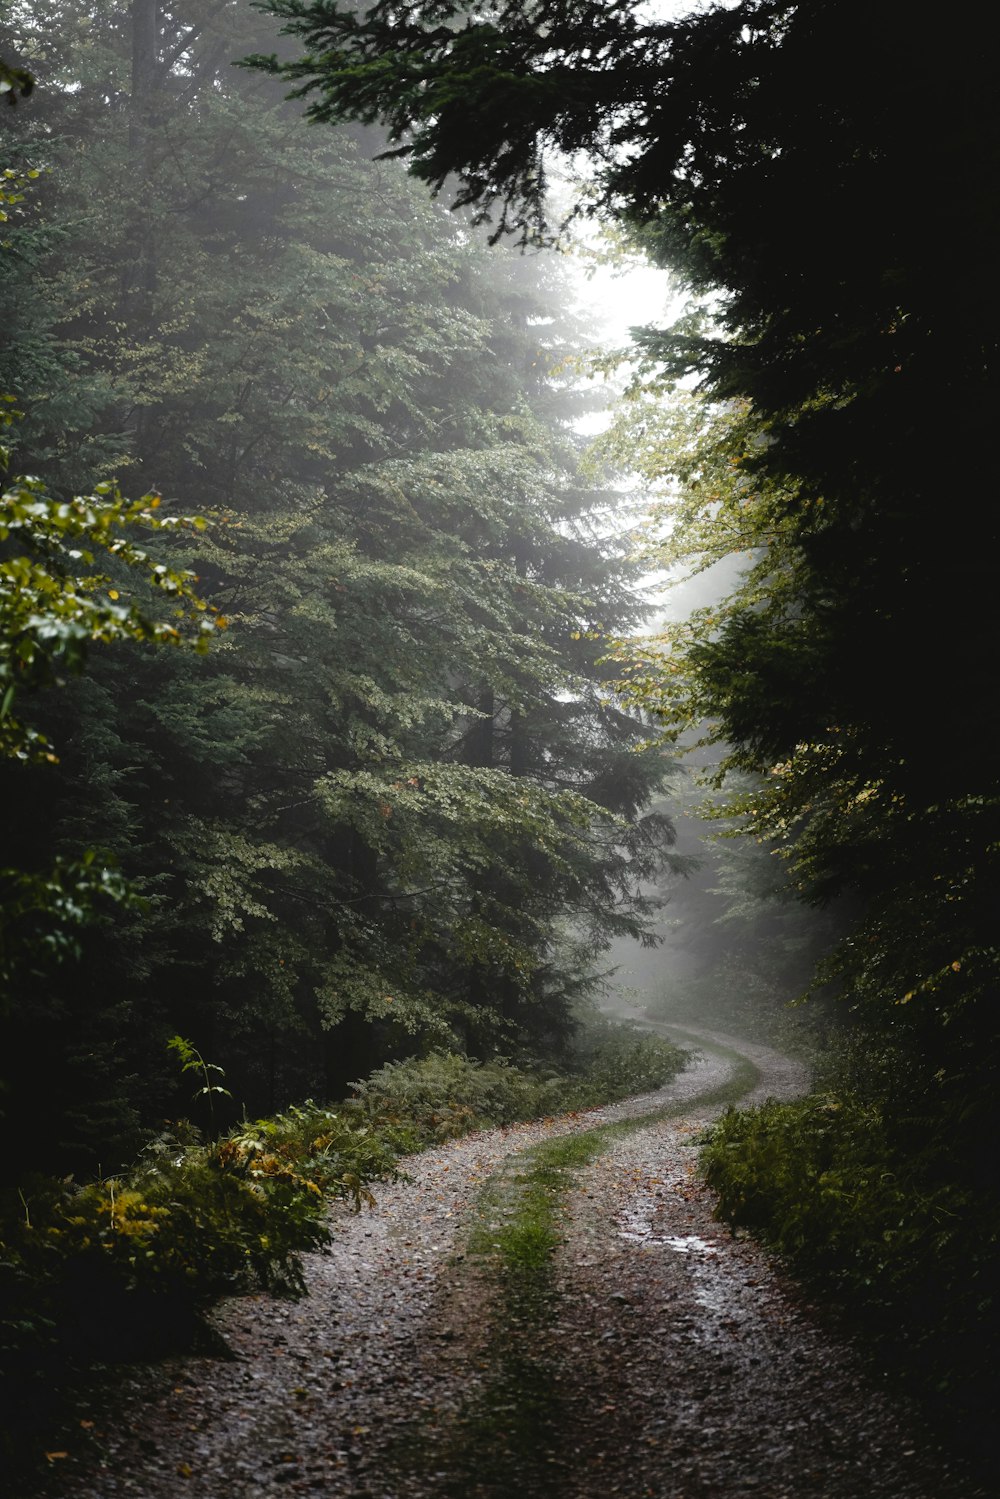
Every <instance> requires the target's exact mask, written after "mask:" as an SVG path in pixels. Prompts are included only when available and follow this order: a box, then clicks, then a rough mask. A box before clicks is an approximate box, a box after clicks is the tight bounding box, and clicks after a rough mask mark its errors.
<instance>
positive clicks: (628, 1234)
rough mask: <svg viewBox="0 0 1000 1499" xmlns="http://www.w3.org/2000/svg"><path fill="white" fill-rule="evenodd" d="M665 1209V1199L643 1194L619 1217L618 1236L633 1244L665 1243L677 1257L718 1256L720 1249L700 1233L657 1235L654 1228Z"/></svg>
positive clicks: (651, 1194) (634, 1199)
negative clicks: (657, 1216) (657, 1215)
mask: <svg viewBox="0 0 1000 1499" xmlns="http://www.w3.org/2000/svg"><path fill="white" fill-rule="evenodd" d="M662 1207H663V1199H662V1198H661V1197H659V1196H656V1195H654V1194H653V1193H649V1194H646V1193H642V1194H640V1195H639V1196H638V1197H637V1198H633V1200H632V1201H631V1202H630V1203H629V1205H628V1207H627V1208H625V1210H624V1211H623V1212H621V1213H619V1215H618V1219H617V1223H618V1233H619V1236H620V1237H621V1238H623V1239H628V1241H629V1242H630V1243H631V1244H662V1245H663V1246H664V1247H665V1248H666V1249H672V1250H673V1251H674V1252H675V1253H676V1254H694V1255H716V1254H718V1252H719V1251H718V1249H717V1248H716V1247H715V1245H714V1244H710V1243H709V1242H708V1240H707V1239H702V1238H699V1236H698V1235H697V1234H666V1233H657V1232H656V1230H655V1229H654V1227H653V1219H654V1217H655V1215H656V1213H657V1212H658V1211H659V1210H660V1209H661V1208H662Z"/></svg>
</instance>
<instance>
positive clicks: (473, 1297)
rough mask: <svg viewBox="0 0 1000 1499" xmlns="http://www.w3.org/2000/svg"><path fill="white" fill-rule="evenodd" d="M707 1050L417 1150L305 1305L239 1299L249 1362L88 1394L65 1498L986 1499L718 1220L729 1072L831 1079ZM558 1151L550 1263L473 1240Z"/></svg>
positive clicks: (756, 1055)
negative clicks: (474, 1250) (509, 1265)
mask: <svg viewBox="0 0 1000 1499" xmlns="http://www.w3.org/2000/svg"><path fill="white" fill-rule="evenodd" d="M690 1039H692V1040H693V1039H694V1038H693V1037H691V1038H690ZM698 1044H699V1045H700V1046H701V1048H702V1049H701V1052H700V1054H699V1055H697V1056H696V1057H695V1059H694V1061H693V1064H692V1065H691V1066H690V1067H689V1068H688V1069H687V1070H686V1071H685V1072H684V1073H682V1074H681V1076H680V1077H678V1078H677V1079H676V1080H675V1081H674V1082H673V1083H672V1084H670V1085H669V1087H668V1088H667V1089H664V1090H662V1091H661V1092H660V1093H658V1094H650V1095H647V1096H645V1097H643V1098H637V1099H629V1100H627V1101H626V1102H625V1103H623V1104H617V1105H613V1106H611V1107H608V1108H605V1109H599V1110H593V1111H590V1112H588V1113H587V1114H582V1115H576V1116H566V1117H563V1118H559V1119H554V1120H545V1121H539V1122H534V1123H531V1124H525V1125H518V1126H514V1127H512V1128H510V1129H505V1130H494V1131H489V1132H486V1133H483V1134H480V1135H475V1136H470V1137H468V1138H466V1139H463V1140H458V1141H455V1142H452V1143H450V1144H448V1145H446V1146H443V1147H441V1148H439V1149H435V1150H429V1151H426V1152H424V1153H423V1154H421V1155H420V1156H417V1157H413V1158H411V1159H410V1160H409V1161H408V1162H407V1163H406V1165H407V1170H408V1172H409V1173H410V1180H408V1181H405V1182H400V1183H397V1184H395V1185H393V1186H391V1187H385V1188H383V1189H381V1191H380V1192H379V1194H378V1208H377V1211H375V1212H374V1213H371V1214H368V1213H365V1214H364V1215H363V1216H360V1217H354V1216H348V1215H347V1214H346V1212H344V1213H338V1221H337V1223H336V1225H335V1230H336V1238H335V1242H334V1244H333V1246H332V1248H331V1250H330V1252H328V1253H326V1254H323V1255H321V1256H315V1257H311V1259H310V1261H309V1265H308V1280H309V1285H310V1292H311V1294H310V1295H309V1297H308V1298H307V1299H306V1300H304V1301H302V1302H300V1303H297V1304H289V1303H287V1302H279V1301H273V1300H271V1299H270V1298H267V1297H244V1298H240V1299H238V1300H234V1301H231V1302H229V1303H227V1304H226V1305H225V1306H224V1307H223V1308H222V1309H221V1310H220V1312H219V1314H218V1317H217V1323H218V1326H219V1328H220V1330H221V1331H222V1333H223V1334H224V1336H225V1338H226V1339H227V1340H228V1342H229V1344H230V1345H231V1347H232V1348H233V1351H234V1353H235V1354H236V1358H235V1359H234V1360H233V1361H232V1362H220V1361H218V1360H212V1359H208V1358H187V1359H183V1360H179V1359H177V1360H170V1361H167V1362H166V1363H164V1364H161V1365H156V1366H152V1367H150V1368H148V1369H143V1370H137V1371H135V1372H134V1373H132V1374H129V1375H128V1376H127V1377H126V1378H125V1379H124V1380H123V1381H122V1382H121V1384H120V1385H119V1387H118V1393H117V1395H116V1397H115V1399H114V1401H107V1400H106V1401H104V1402H103V1403H102V1405H101V1407H100V1408H98V1407H95V1409H94V1410H93V1411H90V1412H81V1417H82V1418H83V1420H84V1421H92V1422H93V1423H94V1424H93V1426H86V1427H84V1428H83V1430H84V1431H85V1432H86V1441H85V1443H84V1445H85V1447H86V1448H87V1449H89V1450H85V1451H81V1452H79V1453H73V1454H71V1455H70V1457H69V1459H68V1460H67V1461H65V1462H60V1464H59V1465H58V1470H57V1471H53V1475H52V1483H51V1485H50V1487H49V1489H48V1490H47V1492H48V1493H50V1494H52V1495H69V1494H72V1495H73V1496H74V1499H104V1496H109V1499H110V1496H112V1495H115V1496H118V1495H131V1496H142V1499H176V1496H178V1495H191V1496H197V1499H276V1496H278V1495H281V1494H310V1495H315V1496H324V1499H510V1496H513V1495H515V1494H516V1495H519V1496H521V1499H591V1496H593V1499H597V1496H601V1499H604V1496H607V1495H615V1494H618V1495H624V1496H628V1499H647V1496H655V1499H709V1496H712V1499H715V1496H718V1499H722V1496H725V1499H743V1496H756V1499H793V1496H795V1499H798V1496H806V1495H823V1496H824V1499H945V1496H952V1495H954V1496H956V1499H959V1496H961V1499H973V1496H975V1495H980V1494H982V1495H985V1493H986V1491H985V1490H982V1489H977V1488H976V1487H975V1486H974V1485H973V1484H972V1483H971V1482H968V1481H966V1482H964V1483H963V1481H962V1479H961V1477H960V1476H958V1475H955V1474H952V1473H950V1472H949V1471H948V1468H947V1465H946V1464H945V1462H944V1461H943V1459H941V1458H940V1456H939V1455H938V1454H936V1453H935V1452H934V1451H933V1450H932V1449H931V1448H929V1447H928V1446H927V1444H926V1442H925V1441H923V1440H922V1439H921V1438H920V1436H919V1435H918V1434H916V1433H915V1430H914V1428H913V1426H912V1424H908V1422H907V1417H906V1412H905V1411H904V1410H901V1409H900V1408H899V1407H897V1406H895V1405H894V1404H893V1403H892V1402H891V1401H890V1400H889V1399H888V1398H887V1397H886V1396H884V1395H883V1394H882V1393H880V1392H879V1391H878V1390H877V1389H875V1388H874V1387H873V1386H872V1384H871V1382H870V1381H869V1380H868V1379H867V1378H866V1376H865V1375H864V1373H863V1372H862V1371H861V1369H860V1367H859V1365H858V1363H857V1360H856V1359H855V1358H854V1357H853V1356H852V1354H851V1352H850V1349H849V1348H848V1347H847V1346H846V1345H844V1344H842V1343H841V1342H839V1341H838V1340H837V1339H836V1338H834V1337H833V1336H832V1335H830V1334H829V1333H828V1332H826V1331H823V1330H822V1329H821V1328H820V1327H819V1326H818V1325H817V1323H816V1321H815V1320H814V1318H813V1317H812V1315H811V1314H810V1311H809V1309H808V1307H806V1306H805V1305H804V1304H803V1302H802V1299H801V1295H800V1293H798V1292H797V1291H796V1289H795V1288H794V1286H793V1285H791V1284H790V1283H789V1282H788V1281H787V1279H786V1278H785V1277H784V1276H783V1275H782V1273H781V1271H780V1270H779V1269H778V1268H777V1267H776V1266H775V1265H774V1263H773V1261H772V1260H771V1259H770V1258H769V1257H768V1256H767V1255H766V1254H765V1253H764V1252H763V1251H762V1250H760V1249H759V1248H757V1247H756V1246H755V1245H753V1244H752V1243H751V1242H750V1241H748V1240H745V1239H735V1238H734V1237H733V1236H732V1235H731V1234H730V1233H729V1231H728V1230H727V1229H725V1228H723V1227H721V1226H720V1225H719V1224H718V1223H716V1222H715V1221H714V1219H713V1218H712V1199H711V1194H710V1193H709V1192H708V1191H707V1189H706V1188H705V1187H704V1185H703V1184H701V1183H700V1182H699V1181H698V1178H697V1176H696V1172H695V1157H696V1152H695V1150H693V1149H692V1148H691V1147H692V1144H693V1141H694V1139H695V1138H696V1137H697V1135H698V1133H699V1132H700V1131H701V1130H702V1129H703V1128H704V1126H705V1124H706V1123H707V1122H708V1121H709V1120H710V1119H711V1117H713V1115H714V1114H716V1113H718V1111H719V1109H720V1108H721V1107H722V1104H723V1100H724V1098H725V1096H726V1094H727V1092H728V1093H729V1094H732V1093H733V1092H735V1091H744V1092H745V1093H746V1096H747V1098H762V1097H765V1096H789V1095H791V1094H794V1093H795V1092H797V1091H800V1090H801V1088H802V1087H803V1086H804V1083H805V1079H804V1076H803V1073H802V1069H800V1068H799V1067H798V1065H797V1064H795V1063H794V1062H791V1061H789V1059H787V1058H784V1057H781V1056H779V1055H778V1054H777V1053H774V1052H771V1051H768V1050H767V1049H766V1048H762V1047H752V1046H749V1045H746V1044H745V1043H742V1042H731V1041H729V1040H728V1038H725V1037H716V1036H710V1035H709V1034H707V1033H699V1037H698ZM727 1048H728V1049H727ZM737 1052H738V1055H737ZM754 1079H756V1080H755V1081H754ZM748 1085H749V1091H748V1092H747V1087H748ZM645 1116H652V1117H650V1118H649V1119H648V1120H647V1119H646V1117H645ZM640 1118H641V1119H642V1122H641V1123H640V1124H639V1125H638V1127H631V1126H629V1125H627V1124H626V1123H625V1121H628V1120H630V1119H631V1120H639V1119H640ZM595 1131H598V1133H595ZM538 1152H541V1155H540V1156H539V1154H538ZM560 1152H561V1153H562V1155H563V1156H565V1157H566V1163H568V1164H566V1163H564V1167H559V1168H556V1177H553V1176H552V1174H551V1172H550V1173H549V1175H548V1176H546V1177H545V1178H544V1180H542V1182H541V1186H540V1188H539V1190H540V1191H541V1193H542V1196H543V1197H547V1198H548V1203H549V1208H550V1212H551V1215H552V1221H553V1222H557V1223H558V1227H559V1232H558V1241H557V1242H554V1243H553V1244H552V1245H550V1246H549V1248H548V1249H546V1248H545V1247H544V1246H542V1250H541V1252H540V1255H539V1256H538V1260H537V1263H536V1264H535V1265H534V1268H533V1269H530V1273H528V1274H527V1275H516V1276H514V1277H513V1278H512V1277H511V1275H510V1274H506V1273H505V1272H504V1271H503V1269H502V1266H501V1267H500V1268H498V1265H499V1261H500V1260H501V1259H502V1256H500V1255H491V1254H490V1253H489V1252H487V1253H486V1254H485V1255H482V1254H471V1253H467V1252H466V1251H467V1248H468V1245H467V1243H466V1240H467V1236H468V1234H469V1232H470V1224H471V1225H472V1230H471V1231H472V1234H473V1240H472V1242H473V1245H474V1247H475V1246H476V1243H477V1240H476V1235H477V1232H478V1243H479V1247H482V1241H483V1235H484V1234H485V1235H486V1241H487V1242H486V1248H487V1250H489V1249H490V1248H491V1246H490V1244H489V1242H488V1241H489V1238H490V1236H491V1235H492V1234H493V1233H494V1232H495V1233H496V1235H497V1240H498V1246H497V1247H499V1245H500V1244H502V1243H503V1242H504V1233H505V1231H506V1227H507V1226H508V1225H509V1223H510V1222H511V1221H513V1220H516V1219H517V1213H518V1206H517V1194H518V1193H519V1192H522V1191H523V1190H525V1187H524V1183H525V1182H526V1181H527V1180H528V1179H529V1178H530V1179H531V1180H533V1181H534V1180H535V1178H536V1177H537V1176H538V1170H537V1169H536V1168H537V1166H538V1162H539V1161H545V1160H549V1158H550V1157H551V1161H555V1159H556V1157H557V1156H559V1154H560ZM574 1153H575V1155H576V1159H575V1160H572V1159H571V1157H573V1156H574ZM588 1156H589V1157H590V1159H589V1160H588V1159H587V1158H588ZM550 1164H551V1162H550ZM546 1169H548V1168H546ZM532 1173H534V1176H533V1174H532ZM553 1183H555V1185H553ZM535 1185H536V1186H538V1182H537V1181H535ZM477 1223H478V1230H477V1228H476V1225H477ZM553 1251H554V1252H553Z"/></svg>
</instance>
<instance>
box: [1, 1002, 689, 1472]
mask: <svg viewBox="0 0 1000 1499" xmlns="http://www.w3.org/2000/svg"><path fill="white" fill-rule="evenodd" d="M590 1053H591V1054H590V1055H589V1056H587V1057H586V1058H585V1059H584V1060H582V1061H581V1063H580V1064H579V1065H578V1067H577V1068H575V1069H573V1070H570V1071H563V1072H561V1073H555V1072H554V1071H552V1070H549V1071H542V1070H541V1069H537V1068H536V1069H534V1070H528V1069H526V1068H524V1067H515V1066H512V1065H510V1064H508V1063H506V1062H503V1061H491V1062H489V1063H486V1064H482V1065H480V1064H478V1063H476V1062H474V1061H472V1060H470V1059H469V1058H467V1057H462V1056H457V1055H454V1054H450V1053H445V1052H435V1053H432V1054H431V1055H430V1056H429V1057H425V1058H423V1059H416V1058H411V1059H409V1060H408V1061H404V1062H398V1063H391V1064H388V1065H386V1066H384V1067H382V1068H380V1069H378V1071H376V1072H374V1073H373V1074H372V1075H371V1076H370V1077H369V1078H368V1079H367V1080H366V1081H365V1082H363V1083H357V1084H355V1085H354V1092H355V1096H354V1097H353V1098H351V1099H349V1100H346V1101H345V1102H343V1103H340V1104H338V1105H336V1106H334V1107H326V1106H323V1105H320V1104H315V1103H312V1102H307V1103H305V1104H303V1105H302V1106H301V1107H298V1108H291V1109H289V1110H288V1111H287V1112H285V1113H283V1114H279V1115H277V1116H275V1117H273V1118H270V1119H263V1120H256V1121H253V1122H245V1123H243V1124H241V1125H240V1126H239V1127H238V1128H236V1129H235V1130H233V1131H231V1132H230V1133H229V1134H227V1135H226V1136H224V1137H222V1138H221V1139H218V1140H213V1141H207V1142H206V1141H203V1140H201V1139H200V1138H198V1135H197V1132H196V1131H195V1130H194V1129H193V1128H192V1127H191V1126H190V1125H186V1124H183V1123H182V1124H180V1125H174V1126H171V1127H168V1128H166V1129H164V1131H163V1132H162V1133H161V1134H160V1135H159V1136H158V1137H157V1138H156V1139H155V1140H153V1141H152V1142H151V1143H150V1145H149V1146H148V1147H147V1149H146V1150H145V1151H144V1153H143V1155H142V1156H141V1157H140V1159H139V1160H138V1161H137V1162H136V1163H135V1164H134V1165H133V1166H132V1167H131V1168H130V1169H129V1170H128V1171H125V1172H122V1173H121V1174H120V1175H117V1176H114V1177H109V1178H105V1179H102V1180H100V1181H94V1182H88V1183H84V1184H78V1183H76V1182H74V1181H73V1180H72V1179H70V1178H67V1179H65V1180H61V1181H60V1180H54V1179H51V1178H40V1177H39V1178H28V1179H25V1180H23V1181H21V1182H19V1183H17V1185H16V1186H14V1187H10V1188H6V1189H4V1190H3V1191H2V1192H0V1383H2V1387H3V1388H2V1393H0V1412H2V1415H0V1459H2V1458H6V1459H7V1460H8V1461H10V1462H13V1461H14V1460H15V1459H18V1460H19V1459H20V1457H21V1456H23V1453H24V1451H25V1446H26V1443H27V1446H28V1447H29V1448H30V1446H31V1444H32V1442H33V1441H36V1438H37V1436H38V1435H40V1432H41V1431H42V1430H44V1429H45V1426H46V1423H47V1422H49V1421H50V1420H51V1416H52V1409H53V1399H54V1397H55V1396H56V1395H57V1394H58V1392H59V1391H60V1389H64V1388H65V1387H66V1386H67V1383H72V1380H73V1379H74V1378H76V1377H79V1376H80V1374H81V1372H82V1371H85V1370H86V1369H87V1368H89V1367H91V1366H93V1365H94V1364H95V1363H98V1364H100V1363H106V1362H112V1361H119V1360H123V1359H132V1358H143V1357H150V1356H156V1355H158V1354H162V1353H164V1352H167V1351H173V1350H175V1349H176V1348H178V1346H190V1345H191V1344H192V1342H194V1341H196V1339H197V1337H198V1333H199V1329H201V1328H203V1327H204V1323H203V1322H202V1314H203V1313H204V1311H205V1310H206V1309H207V1308H208V1307H209V1306H210V1305H211V1304H212V1302H213V1301H215V1300H217V1299H218V1298H219V1297H220V1296H222V1295H225V1294H229V1293H233V1292H237V1291H241V1290H247V1289H251V1288H262V1289H264V1290H267V1291H270V1292H272V1293H274V1294H278V1295H287V1296H297V1295H300V1294H301V1293H302V1292H303V1290H304V1280H303V1274H302V1264H301V1255H302V1253H303V1252H307V1251H311V1250H318V1249H322V1247H323V1245H324V1244H325V1243H326V1242H328V1240H329V1236H330V1229H329V1226H328V1214H327V1206H328V1203H329V1201H330V1199H331V1198H336V1197H340V1198H344V1199H346V1200H347V1201H348V1202H349V1204H350V1205H351V1206H353V1207H354V1208H355V1209H357V1210H359V1211H360V1210H362V1209H363V1208H364V1206H365V1205H366V1204H372V1203H374V1195H373V1192H372V1187H373V1185H374V1184H375V1183H377V1182H378V1181H379V1180H384V1179H386V1178H390V1177H392V1176H393V1175H394V1174H395V1173H396V1171H397V1167H398V1162H399V1160H400V1157H401V1156H403V1155H405V1154H407V1153H409V1152H411V1151H414V1150H418V1149H420V1148H421V1147H423V1146H425V1145H428V1144H432V1143H435V1142H439V1141H442V1140H445V1139H449V1138H452V1137H455V1136H458V1135H461V1134H464V1133H467V1132H469V1131H470V1130H474V1129H478V1128H485V1127H489V1126H493V1125H499V1124H509V1123H512V1122H514V1121H515V1120H519V1119H526V1118H532V1117H539V1116H545V1115H549V1114H553V1113H557V1112H560V1113H561V1112H567V1111H570V1110H573V1109H579V1108H585V1107H589V1106H593V1105H596V1104H600V1103H603V1102H609V1101H612V1100H613V1099H616V1098H620V1097H624V1096H627V1095H628V1094H630V1093H638V1092H643V1091H646V1090H648V1089H650V1088H654V1087H656V1086H659V1085H660V1084H662V1083H663V1082H665V1081H666V1080H668V1079H669V1078H670V1077H671V1076H673V1075H674V1073H675V1072H676V1071H677V1070H678V1068H679V1066H680V1065H681V1064H682V1062H683V1053H681V1052H679V1051H678V1050H677V1048H675V1047H672V1046H670V1045H669V1043H667V1042H664V1041H660V1040H659V1039H657V1038H654V1037H645V1036H637V1035H634V1034H630V1033H624V1032H621V1031H618V1032H614V1031H612V1030H610V1028H609V1030H608V1033H607V1034H605V1035H604V1036H603V1037H602V1038H601V1039H600V1041H599V1042H598V1043H597V1044H596V1045H593V1046H592V1047H591V1048H590Z"/></svg>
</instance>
